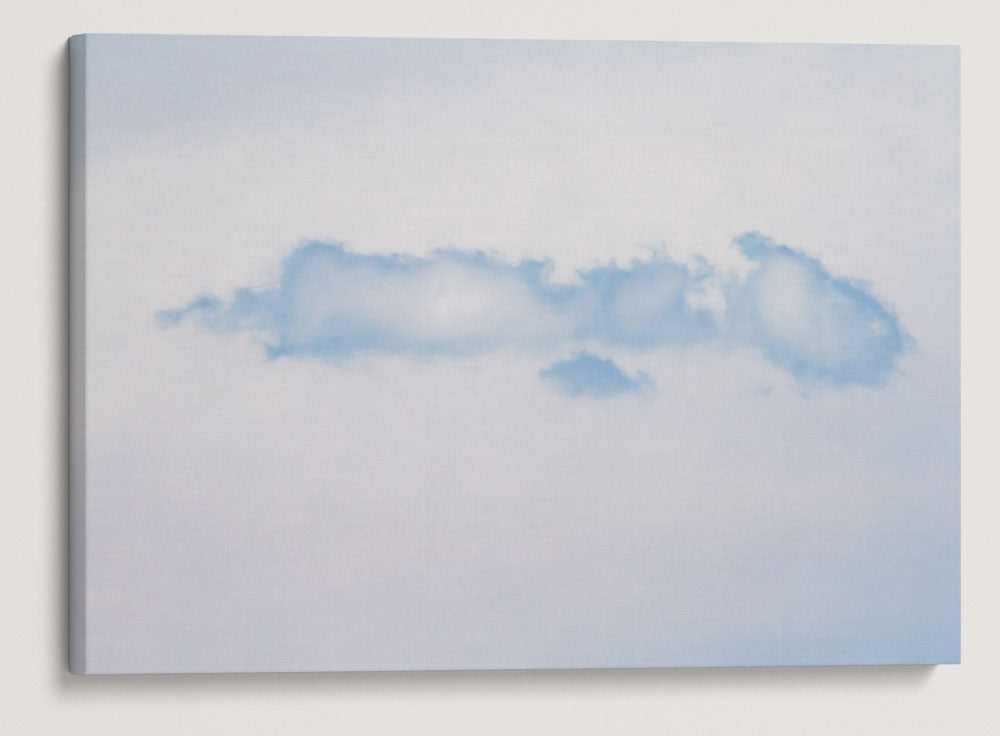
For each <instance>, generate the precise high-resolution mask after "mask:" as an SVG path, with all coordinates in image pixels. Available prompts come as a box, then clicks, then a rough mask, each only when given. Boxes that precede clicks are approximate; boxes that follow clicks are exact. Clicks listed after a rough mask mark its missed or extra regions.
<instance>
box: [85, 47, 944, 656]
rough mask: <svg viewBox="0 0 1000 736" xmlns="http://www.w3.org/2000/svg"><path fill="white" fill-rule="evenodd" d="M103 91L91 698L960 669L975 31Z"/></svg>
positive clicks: (360, 53)
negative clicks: (166, 677)
mask: <svg viewBox="0 0 1000 736" xmlns="http://www.w3.org/2000/svg"><path fill="white" fill-rule="evenodd" d="M86 74H87V78H86V120H87V130H86V132H87V139H86V157H87V158H86V165H87V170H86V208H87V224H86V249H87V261H86V284H87V303H86V321H87V324H86V328H87V333H86V337H87V354H86V371H87V375H86V394H87V438H86V452H87V458H86V487H87V512H86V513H87V517H86V524H87V526H86V530H87V551H86V563H87V564H86V572H87V576H86V587H87V600H86V614H87V615H86V627H87V634H86V636H87V642H86V643H87V647H86V650H87V654H86V659H87V669H88V671H94V672H136V671H144V672H148V671H212V670H325V669H418V668H510V667H513V668H529V667H623V666H639V667H646V666H689V665H781V664H789V665H798V664H873V663H894V664H903V663H939V662H955V661H957V660H958V658H959V592H960V591H959V86H958V80H959V55H958V50H957V49H956V48H952V47H913V46H846V45H845V46H824V45H749V44H746V45H744V44H665V43H622V42H557V41H551V42H550V41H471V40H390V39H376V40H366V39H307V38H296V39H293V38H284V39H279V38H239V37H171V36H88V37H87V38H86Z"/></svg>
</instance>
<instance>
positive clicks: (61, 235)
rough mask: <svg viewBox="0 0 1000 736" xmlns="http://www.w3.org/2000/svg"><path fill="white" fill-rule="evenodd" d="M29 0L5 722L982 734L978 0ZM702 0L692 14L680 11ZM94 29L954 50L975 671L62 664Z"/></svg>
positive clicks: (9, 167) (22, 50) (2, 66)
mask: <svg viewBox="0 0 1000 736" xmlns="http://www.w3.org/2000/svg"><path fill="white" fill-rule="evenodd" d="M676 5H677V7H672V6H671V5H670V4H668V3H666V2H629V1H628V0H619V1H618V2H613V3H611V2H608V3H604V4H598V3H597V2H584V3H576V4H574V3H571V2H568V1H566V2H562V3H556V2H544V0H534V1H529V0H507V1H506V2H501V1H500V0H497V1H495V2H488V3H486V2H484V3H478V4H473V3H462V2H457V1H456V2H434V3H428V4H427V7H421V8H419V9H418V8H411V7H409V5H408V4H407V3H405V2H402V1H401V0H386V1H384V2H375V1H371V2H367V3H364V4H362V3H336V2H322V1H320V0H285V1H284V2H265V0H239V1H237V0H232V1H224V0H174V1H173V2H171V3H165V2H163V1H162V0H159V1H158V2H150V1H148V0H138V1H135V2H114V1H112V0H91V1H90V2H87V3H73V2H57V1H56V0H39V1H37V2H34V3H32V4H28V3H27V2H22V3H16V2H8V3H5V4H4V6H3V9H2V10H0V28H3V30H4V31H6V33H5V37H4V42H3V43H2V44H0V56H2V63H0V75H2V76H0V100H2V102H0V111H2V118H0V120H2V122H3V125H2V130H3V133H4V135H3V136H2V137H0V150H2V157H0V172H2V175H0V186H2V187H3V188H2V190H0V193H2V195H3V196H2V200H0V201H2V202H3V203H4V207H3V209H2V212H3V216H2V217H0V244H2V245H0V248H2V250H0V253H2V254H3V261H2V265H0V299H2V300H3V301H2V306H3V309H0V335H2V336H3V338H4V339H3V342H2V345H3V350H2V353H0V355H2V360H0V386H2V387H3V389H2V391H0V396H2V403H0V448H2V449H0V478H2V481H3V482H2V483H0V488H2V489H3V499H4V502H5V503H6V504H7V506H6V507H5V512H6V513H3V514H0V551H2V557H0V559H2V560H3V562H2V565H3V576H2V578H0V580H2V581H3V584H4V586H5V590H4V593H5V595H4V597H3V601H4V603H5V605H3V606H2V607H0V623H2V627H3V628H2V630H3V631H4V632H5V634H4V636H3V637H2V639H0V641H2V649H0V652H2V657H3V665H4V667H3V675H2V682H0V693H2V695H0V732H2V733H14V734H21V733H23V734H34V733H112V734H113V733H127V734H132V733H144V734H157V733H174V732H177V731H180V730H183V731H185V732H190V733H209V732H222V733H230V732H231V733H240V734H249V733H273V732H276V731H278V730H279V729H282V730H285V731H288V732H292V733H296V732H312V731H314V730H315V731H320V730H321V729H323V730H326V729H328V730H330V731H331V732H335V733H351V732H371V733H385V732H388V731H390V730H398V731H400V732H405V733H414V732H415V733H424V732H428V733H431V732H432V733H463V734H464V733H468V732H472V733H511V732H529V733H532V732H538V733H549V732H556V733H562V732H569V731H576V732H580V733H602V734H603V733H607V732H650V733H670V732H674V731H677V732H680V733H744V732H745V733H768V734H786V733H787V734H793V733H794V734H799V733H816V734H823V733H831V734H833V733H836V734H843V733H862V734H863V733H880V732H897V731H898V732H905V733H932V732H933V733H938V732H942V731H943V732H947V733H990V732H993V731H994V730H996V729H1000V708H998V706H997V698H996V697H995V695H994V690H995V687H994V683H995V682H996V681H997V680H998V679H1000V678H997V677H996V676H995V675H994V674H993V673H994V659H995V658H996V655H997V654H998V645H1000V635H998V634H997V633H996V631H995V629H994V626H995V625H996V624H995V619H996V617H997V614H998V613H1000V607H998V592H997V591H998V590H1000V585H998V584H997V583H996V578H997V573H998V572H1000V571H998V568H997V564H998V563H997V561H998V560H1000V542H998V540H1000V536H998V535H996V534H995V533H994V530H993V526H994V524H995V519H997V518H998V511H1000V502H998V501H997V500H996V498H995V496H994V492H995V490H996V488H997V487H1000V484H998V482H997V481H998V473H997V471H996V469H995V465H994V462H993V461H994V456H995V453H994V452H993V451H992V442H991V440H992V437H991V434H992V432H991V430H992V429H993V428H994V426H995V424H996V423H995V421H993V417H995V416H996V413H995V412H996V410H997V409H998V408H1000V407H998V406H997V394H998V392H997V390H996V388H995V383H993V382H992V381H991V379H992V378H993V376H994V375H996V374H997V372H998V371H997V368H998V366H997V357H998V355H1000V351H998V350H997V348H996V347H995V345H994V340H993V339H992V338H993V336H994V334H995V332H996V330H995V328H994V326H993V324H992V320H991V317H992V316H993V315H995V314H1000V303H998V302H1000V299H998V296H997V293H998V290H997V289H996V288H995V286H994V285H993V283H992V282H993V273H994V271H993V270H992V269H994V268H998V267H1000V259H998V257H997V255H996V248H995V247H994V243H993V240H992V238H991V237H990V236H991V235H992V233H991V231H990V229H991V227H992V225H993V219H994V218H993V213H994V209H995V207H994V200H995V198H996V196H997V195H996V192H997V191H1000V189H998V187H997V184H998V181H997V174H996V172H997V171H998V170H1000V165H998V164H1000V162H998V160H997V152H998V147H997V144H996V140H995V135H996V131H997V130H1000V120H998V113H1000V106H998V104H997V103H996V102H995V101H994V100H993V99H992V98H993V97H994V96H995V95H996V87H997V84H996V70H997V68H1000V58H998V57H1000V54H998V52H997V50H996V44H995V35H996V32H995V29H996V23H997V20H1000V15H998V14H996V13H991V12H990V10H989V4H988V3H987V2H980V3H974V2H967V3H963V2H957V1H953V2H920V3H914V2H912V0H911V1H910V2H905V1H902V0H900V1H897V2H891V1H889V0H882V1H879V0H866V1H856V0H846V1H844V2H839V3H836V4H834V3H827V2H823V3H819V2H817V3H806V2H793V1H788V2H781V1H779V0H767V1H755V2H747V3H743V4H740V5H739V6H738V7H730V6H735V5H736V3H732V2H720V1H717V0H710V1H708V2H701V3H698V4H697V7H695V4H694V3H690V4H685V5H682V4H680V3H678V4H676ZM688 5H690V7H688ZM81 32H156V33H253V34H269V35H274V34H308V35H380V36H405V35H421V36H476V37H491V36H493V37H497V36H499V37H541V38H553V37H559V38H640V39H663V40H754V41H830V42H839V41H846V42H905V43H921V42H928V43H959V44H961V45H962V47H963V50H962V65H963V96H964V99H963V118H964V123H963V146H964V153H963V171H964V174H963V191H964V194H963V208H964V213H965V214H964V220H963V228H964V235H963V253H964V262H963V273H964V281H963V290H964V298H963V314H964V324H965V332H964V341H963V342H964V349H963V386H964V402H963V403H964V405H963V443H964V447H963V476H964V487H963V505H964V513H963V525H964V527H963V538H964V547H963V555H964V559H965V565H964V585H965V599H964V602H965V613H964V629H963V634H964V643H963V664H962V665H959V666H949V667H940V668H937V669H933V668H827V669H823V668H817V669H792V670H781V669H764V670H736V669H725V670H687V671H684V670H663V671H575V672H521V673H518V672H496V673H409V674H407V673H400V674H349V675H336V674H317V675H244V676H204V675H201V676H173V677H160V676H149V677H131V678H130V677H106V678H82V677H75V676H72V675H69V674H68V673H67V672H66V668H65V662H66V651H65V650H66V636H65V628H66V617H65V614H64V610H65V606H66V601H65V578H66V565H65V557H66V546H65V541H64V540H65V531H66V528H65V527H66V512H65V509H66V502H65V501H66V499H65V475H66V468H65V454H66V412H65V404H66V392H65V383H66V373H65V362H66V350H65V340H66V319H65V313H66V301H65V286H66V279H65V270H66V259H65V247H66V246H65V231H66V215H65V209H66V200H65V188H66V179H65V157H66V147H65V137H66V129H65V97H66V78H65V71H66V54H65V39H66V38H67V37H68V36H69V35H71V34H74V33H81Z"/></svg>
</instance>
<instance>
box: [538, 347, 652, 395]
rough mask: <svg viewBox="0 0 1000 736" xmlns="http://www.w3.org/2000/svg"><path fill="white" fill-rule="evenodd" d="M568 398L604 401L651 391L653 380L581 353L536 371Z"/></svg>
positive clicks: (611, 362) (594, 356)
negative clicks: (646, 389) (578, 397)
mask: <svg viewBox="0 0 1000 736" xmlns="http://www.w3.org/2000/svg"><path fill="white" fill-rule="evenodd" d="M538 375H539V376H541V378H542V379H543V380H546V381H549V382H550V383H552V384H553V385H554V386H555V387H556V388H558V389H559V390H560V391H562V392H563V393H566V394H569V395H570V396H590V397H592V398H595V399H604V398H608V397H611V396H615V395H617V394H620V393H626V392H630V391H639V390H640V389H643V388H650V387H652V385H653V382H652V380H651V379H650V378H649V376H647V375H646V374H645V373H643V372H641V371H640V372H639V373H638V374H636V376H635V377H632V376H629V375H628V374H626V373H625V372H624V371H622V370H621V369H620V368H619V367H618V366H617V365H615V362H614V361H613V360H610V359H607V358H599V357H598V356H596V355H591V354H590V353H588V352H580V353H578V354H577V355H576V357H574V358H572V359H571V360H560V361H558V362H556V363H553V364H552V365H551V366H549V367H548V368H545V369H544V370H541V371H539V372H538Z"/></svg>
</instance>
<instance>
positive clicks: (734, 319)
mask: <svg viewBox="0 0 1000 736" xmlns="http://www.w3.org/2000/svg"><path fill="white" fill-rule="evenodd" d="M735 243H736V244H737V245H738V246H739V248H740V250H741V252H742V253H743V254H744V255H745V256H746V257H747V258H748V259H750V261H751V262H752V263H753V264H754V268H753V269H752V270H751V271H750V272H749V274H748V275H747V277H746V279H745V280H743V281H740V282H737V283H733V284H731V285H730V286H729V288H728V298H727V311H728V325H727V332H728V335H729V337H730V338H731V339H733V340H734V341H737V342H742V343H744V344H747V345H752V346H755V347H757V348H759V349H760V350H761V352H762V353H763V355H764V357H765V358H767V359H768V360H769V361H771V362H772V363H774V364H775V365H778V366H780V367H781V368H784V369H785V370H787V371H788V372H789V373H791V374H792V375H794V376H795V377H796V379H798V381H799V383H801V384H803V385H806V386H817V385H830V386H847V385H851V384H859V385H865V386H879V385H882V384H884V383H885V382H886V381H887V380H888V378H889V377H890V376H891V374H892V373H893V371H894V370H895V369H896V364H895V362H896V358H897V357H898V356H899V355H900V354H901V353H903V352H904V350H905V349H906V348H907V347H908V346H909V345H910V344H912V338H910V337H909V336H908V335H907V333H906V332H905V330H903V328H902V326H901V325H900V322H899V319H898V318H897V317H896V315H895V314H894V313H893V312H892V311H891V310H890V309H889V308H888V307H887V306H886V305H885V304H884V303H882V302H881V301H879V300H878V299H877V298H876V297H875V296H873V295H872V293H871V292H870V290H869V288H868V286H867V285H865V284H863V283H861V282H859V281H853V280H850V279H846V278H835V277H833V276H831V275H830V274H829V273H828V272H827V270H826V269H825V268H824V267H823V264H822V263H821V262H820V261H819V260H817V259H816V258H812V257H811V256H808V255H806V254H805V253H802V252H801V251H797V250H793V249H791V248H788V247H787V246H784V245H778V244H777V243H775V242H774V240H772V239H771V238H768V237H766V236H764V235H761V234H760V233H756V232H752V233H746V234H744V235H741V236H740V237H738V238H737V239H736V240H735Z"/></svg>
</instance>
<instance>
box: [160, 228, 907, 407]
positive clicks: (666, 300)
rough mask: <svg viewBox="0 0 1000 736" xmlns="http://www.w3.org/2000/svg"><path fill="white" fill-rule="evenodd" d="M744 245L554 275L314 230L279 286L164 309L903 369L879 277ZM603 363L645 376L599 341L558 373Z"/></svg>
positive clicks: (822, 370)
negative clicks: (721, 252)
mask: <svg viewBox="0 0 1000 736" xmlns="http://www.w3.org/2000/svg"><path fill="white" fill-rule="evenodd" d="M735 243H736V244H737V246H738V247H739V248H740V250H741V252H742V253H743V254H744V256H745V257H746V258H747V259H748V260H749V262H750V263H751V266H752V268H751V269H750V270H749V272H748V273H747V274H746V275H745V276H734V275H724V274H723V273H722V272H721V271H720V270H719V269H717V268H715V267H713V266H712V265H710V264H709V263H707V262H706V261H705V260H704V259H697V261H696V263H695V264H694V265H693V266H688V265H685V264H682V263H678V262H675V261H673V260H671V259H670V258H668V257H667V256H666V255H664V254H662V253H653V254H651V255H650V256H649V257H648V258H646V259H644V260H642V259H635V260H633V261H631V262H630V263H629V264H628V265H627V266H620V265H618V264H616V263H614V262H612V263H610V264H607V265H601V266H597V267H595V268H592V269H589V270H581V271H578V276H579V279H578V281H577V282H576V283H573V284H565V283H557V282H554V281H552V279H551V273H552V271H553V266H552V263H551V262H550V261H547V260H522V261H520V262H519V263H516V264H510V263H506V262H504V261H501V260H499V259H498V258H495V257H493V256H491V255H488V254H485V253H482V252H480V251H461V250H456V249H446V250H438V251H435V252H433V253H432V254H430V255H429V256H426V257H417V256H412V255H405V254H392V255H377V254H363V253H355V252H352V251H349V250H347V249H346V248H345V247H344V246H343V244H340V243H323V242H316V241H312V242H306V243H304V244H302V245H301V246H299V247H298V248H296V249H295V250H293V251H292V252H291V253H290V254H289V255H288V256H287V257H286V258H285V260H284V261H283V263H282V267H281V272H280V277H279V280H278V283H277V284H275V285H274V286H273V287H271V288H263V289H252V288H240V289H237V290H236V291H235V292H233V295H232V297H231V299H230V300H229V301H223V300H221V299H219V298H217V297H215V296H204V295H203V296H199V297H197V298H195V299H194V300H192V301H191V302H190V303H189V304H187V305H185V306H183V307H180V308H177V309H168V310H164V311H161V312H159V313H158V315H157V319H158V321H159V323H160V325H161V326H164V327H171V326H175V325H177V324H180V323H182V322H184V321H186V320H195V321H197V322H198V323H200V324H201V325H202V326H203V327H204V328H207V329H209V330H213V331H216V332H237V331H251V332H253V333H254V334H256V335H257V336H258V337H259V338H260V339H261V341H262V342H263V343H264V345H265V346H266V350H267V354H268V356H269V357H271V358H277V357H280V356H290V357H310V358H319V359H324V360H331V361H338V360H341V359H344V358H347V357H350V356H352V355H355V354H359V353H383V354H409V355H419V356H443V355H451V356H461V355H473V354H478V353H483V352H487V351H490V350H497V349H515V350H520V351H525V352H546V351H552V350H560V349H577V350H578V349H580V348H581V347H582V346H583V345H588V346H599V347H600V348H601V349H602V350H607V351H612V350H617V351H644V350H648V349H652V348H660V347H664V346H673V347H676V348H678V349H679V348H683V347H685V346H691V345H696V344H704V343H714V344H717V345H719V346H720V347H726V346H729V347H735V346H739V347H750V348H753V349H756V350H758V351H759V352H760V353H761V354H762V355H763V357H764V358H766V359H767V360H769V361H770V362H772V363H774V364H775V365H777V366H779V367H781V368H783V369H784V370H786V371H788V372H789V373H791V374H792V375H793V376H794V377H795V378H796V379H797V380H798V382H799V383H800V384H802V385H803V386H805V387H816V386H834V387H840V386H847V385H868V386H877V385H881V384H882V383H884V382H885V381H886V380H887V379H888V377H889V376H890V375H891V374H892V372H893V371H894V370H895V364H896V359H897V358H898V356H899V355H900V354H901V353H902V352H903V350H904V348H905V347H906V345H907V344H908V340H909V338H908V337H907V336H906V333H905V331H904V330H903V329H902V327H901V325H900V323H899V320H898V319H897V317H896V316H895V315H894V314H893V313H892V311H891V310H890V309H889V308H888V307H887V306H886V305H885V304H883V303H882V302H881V301H879V300H878V299H877V298H876V297H874V296H873V295H872V294H871V292H870V290H869V289H868V287H867V286H866V285H864V284H862V283H860V282H856V281H852V280H849V279H844V278H837V277H833V276H831V275H830V274H829V273H828V272H827V271H826V269H825V268H824V267H823V265H822V264H821V263H820V261H818V260H817V259H815V258H812V257H810V256H807V255H805V254H804V253H802V252H800V251H796V250H792V249H790V248H788V247H786V246H783V245H778V244H777V243H775V242H774V241H773V240H771V239H770V238H767V237H765V236H763V235H761V234H759V233H747V234H745V235H742V236H740V237H739V238H737V239H736V241H735ZM594 361H598V362H597V363H595V362H594ZM602 372H603V373H602ZM612 372H614V373H615V374H617V378H614V379H613V380H612V378H611V377H612ZM598 374H602V375H604V376H605V379H607V381H609V382H606V383H605V384H601V385H606V386H612V385H616V383H615V381H616V380H617V381H618V382H619V383H620V381H621V380H624V381H625V382H626V383H627V382H629V381H634V380H636V379H630V378H628V377H627V376H625V374H623V373H621V371H619V370H618V369H617V367H616V366H615V365H614V363H613V362H611V361H602V360H601V359H599V358H596V357H595V356H593V355H590V354H588V353H580V354H578V355H577V357H576V358H575V359H574V360H570V361H564V362H561V363H556V364H555V365H553V366H552V367H551V368H549V369H547V370H546V371H543V372H542V375H543V377H545V378H550V379H552V380H556V381H558V382H562V383H563V384H564V385H568V386H570V390H568V392H569V393H571V394H573V395H585V394H588V393H589V394H590V395H593V393H592V392H591V391H589V390H588V389H585V388H580V387H581V386H584V384H586V382H587V379H586V377H585V376H588V375H594V376H596V375H598ZM560 376H563V377H571V378H568V379H567V380H570V383H569V384H566V383H565V381H564V380H563V378H560ZM577 381H578V382H579V383H576V382H577ZM621 385H625V384H621ZM573 387H577V388H579V390H573ZM626 390H627V389H626ZM616 392H617V391H615V392H612V393H616ZM607 395H610V394H607Z"/></svg>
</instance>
